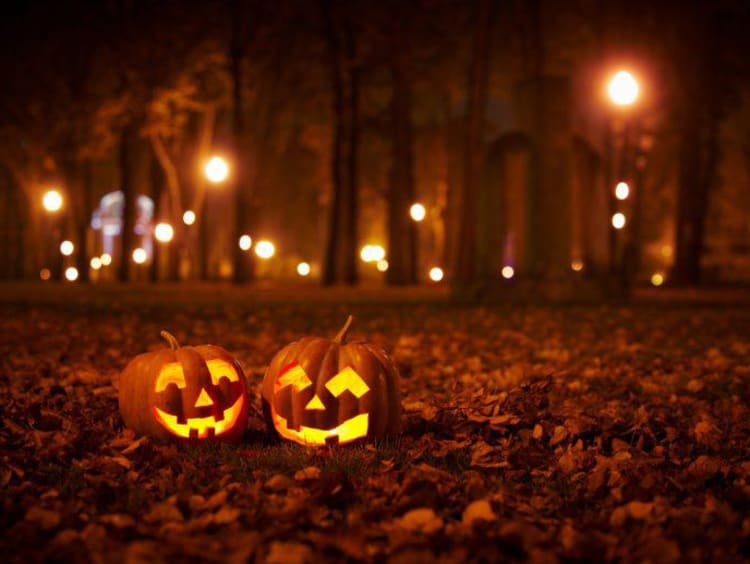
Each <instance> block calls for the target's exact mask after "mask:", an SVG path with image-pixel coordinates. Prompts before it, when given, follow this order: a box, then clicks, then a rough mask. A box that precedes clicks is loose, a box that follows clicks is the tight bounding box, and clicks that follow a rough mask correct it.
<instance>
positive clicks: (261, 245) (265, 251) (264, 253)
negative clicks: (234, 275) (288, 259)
mask: <svg viewBox="0 0 750 564" xmlns="http://www.w3.org/2000/svg"><path fill="white" fill-rule="evenodd" d="M255 254H256V255H258V257H259V258H262V259H263V260H268V259H270V258H271V257H272V256H273V255H275V254H276V246H275V245H274V244H273V243H271V241H268V240H266V239H263V240H261V241H258V242H257V243H256V244H255Z"/></svg>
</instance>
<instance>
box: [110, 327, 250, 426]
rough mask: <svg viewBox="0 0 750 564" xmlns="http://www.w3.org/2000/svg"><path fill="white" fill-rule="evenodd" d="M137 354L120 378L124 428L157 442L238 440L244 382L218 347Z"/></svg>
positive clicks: (242, 418) (174, 347) (245, 401)
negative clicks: (171, 439) (168, 440)
mask: <svg viewBox="0 0 750 564" xmlns="http://www.w3.org/2000/svg"><path fill="white" fill-rule="evenodd" d="M161 335H162V337H164V339H166V340H167V342H168V343H169V346H170V348H168V349H162V350H160V351H155V352H150V353H144V354H141V355H138V356H137V357H135V358H134V359H133V360H131V361H130V363H129V364H128V365H127V366H126V367H125V370H123V372H122V374H121V375H120V390H119V404H120V414H121V415H122V418H123V420H124V421H125V425H126V426H128V427H130V428H131V429H133V430H134V431H136V432H137V433H140V434H142V435H148V436H151V437H154V438H158V439H168V438H177V439H185V440H188V439H221V440H236V439H238V438H240V437H241V436H242V433H243V432H244V430H245V428H246V427H247V410H248V407H249V403H248V398H247V382H246V380H245V375H244V374H243V372H242V369H241V368H240V365H239V364H238V363H237V361H236V360H235V359H234V358H233V357H232V355H230V354H229V353H228V352H227V351H225V350H224V349H222V348H221V347H216V346H213V345H202V346H198V347H180V345H179V344H178V343H177V340H176V339H175V338H174V337H173V336H172V335H170V334H169V333H167V332H166V331H162V332H161Z"/></svg>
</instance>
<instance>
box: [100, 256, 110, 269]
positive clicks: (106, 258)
mask: <svg viewBox="0 0 750 564" xmlns="http://www.w3.org/2000/svg"><path fill="white" fill-rule="evenodd" d="M99 258H100V259H101V261H102V266H109V265H110V264H112V255H110V254H109V253H102V256H101V257H99Z"/></svg>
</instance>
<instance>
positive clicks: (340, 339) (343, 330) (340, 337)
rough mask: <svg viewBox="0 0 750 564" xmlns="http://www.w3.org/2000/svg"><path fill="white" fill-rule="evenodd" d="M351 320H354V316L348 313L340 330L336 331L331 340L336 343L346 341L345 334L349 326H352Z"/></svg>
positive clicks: (340, 343)
mask: <svg viewBox="0 0 750 564" xmlns="http://www.w3.org/2000/svg"><path fill="white" fill-rule="evenodd" d="M352 321H354V316H352V315H350V316H349V317H348V318H347V320H346V323H344V326H343V327H342V328H341V331H339V332H338V334H337V335H336V336H335V337H334V338H333V342H334V343H336V344H337V345H343V344H344V343H345V342H346V334H347V333H348V332H349V328H350V327H351V326H352Z"/></svg>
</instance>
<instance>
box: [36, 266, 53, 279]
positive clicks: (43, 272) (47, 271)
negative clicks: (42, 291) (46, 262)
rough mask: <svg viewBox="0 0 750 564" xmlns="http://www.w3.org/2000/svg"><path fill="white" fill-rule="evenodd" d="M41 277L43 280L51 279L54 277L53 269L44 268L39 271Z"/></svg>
mask: <svg viewBox="0 0 750 564" xmlns="http://www.w3.org/2000/svg"><path fill="white" fill-rule="evenodd" d="M39 278H41V279H42V280H49V279H50V278H52V271H50V269H49V268H43V269H41V270H40V271H39Z"/></svg>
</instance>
